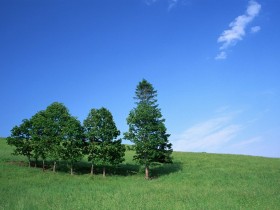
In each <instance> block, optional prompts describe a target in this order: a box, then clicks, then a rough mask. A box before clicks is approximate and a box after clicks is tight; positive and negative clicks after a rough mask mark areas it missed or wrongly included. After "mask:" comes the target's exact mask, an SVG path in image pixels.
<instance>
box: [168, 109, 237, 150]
mask: <svg viewBox="0 0 280 210" xmlns="http://www.w3.org/2000/svg"><path fill="white" fill-rule="evenodd" d="M233 118H234V114H228V115H226V116H222V117H217V118H213V119H210V120H206V121H204V122H201V123H199V124H197V125H194V126H192V127H190V128H188V129H187V130H186V131H184V132H183V133H182V134H179V135H178V136H177V137H175V139H174V141H173V148H174V150H176V151H205V152H213V151H215V150H216V149H218V148H219V147H220V146H222V145H224V144H226V143H227V142H229V141H231V140H232V139H233V138H234V137H235V136H236V135H237V134H238V133H239V132H240V130H241V129H242V126H241V125H238V124H234V123H233V122H232V121H233Z"/></svg>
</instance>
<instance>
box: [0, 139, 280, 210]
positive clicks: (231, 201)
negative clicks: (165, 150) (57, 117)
mask: <svg viewBox="0 0 280 210" xmlns="http://www.w3.org/2000/svg"><path fill="white" fill-rule="evenodd" d="M11 152H12V148H11V147H10V146H8V145H7V144H6V141H5V140H4V139H0V186H1V187H0V209H28V210H32V209H75V210H76V209H160V210H163V209H279V208H280V159H272V158H263V157H250V156H241V155H220V154H206V153H183V152H174V154H173V156H174V164H172V165H165V166H155V167H154V168H153V169H152V176H153V179H152V180H149V181H147V180H145V179H144V173H143V172H142V169H141V168H140V167H139V166H138V165H136V164H135V163H134V162H133V161H132V155H133V152H132V151H128V152H127V153H126V162H125V163H124V164H122V165H120V166H119V167H117V168H113V167H111V168H109V170H108V173H109V174H108V176H107V177H106V178H103V177H102V175H101V173H99V170H100V169H99V168H97V169H96V170H97V171H96V173H97V174H96V175H94V176H90V175H89V172H90V166H89V164H88V163H87V162H86V161H82V162H81V163H79V164H78V165H77V166H76V175H74V176H71V175H70V174H68V168H67V167H66V165H65V164H60V165H59V168H58V170H59V172H57V173H55V174H54V173H52V172H51V170H50V169H49V170H47V171H45V172H43V171H42V170H41V169H40V168H28V167H27V163H26V160H25V158H24V157H17V156H12V155H11Z"/></svg>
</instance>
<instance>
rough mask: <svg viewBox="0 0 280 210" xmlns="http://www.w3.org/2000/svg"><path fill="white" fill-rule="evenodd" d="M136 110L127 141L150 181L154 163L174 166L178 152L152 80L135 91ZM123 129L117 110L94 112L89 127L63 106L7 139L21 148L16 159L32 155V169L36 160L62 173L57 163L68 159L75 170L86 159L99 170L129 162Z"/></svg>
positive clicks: (52, 107)
mask: <svg viewBox="0 0 280 210" xmlns="http://www.w3.org/2000/svg"><path fill="white" fill-rule="evenodd" d="M135 94H136V96H135V97H134V99H135V100H136V105H137V106H136V107H135V108H133V109H132V110H131V111H130V113H129V116H128V118H127V124H128V126H129V130H128V132H125V133H124V137H125V139H127V140H130V141H131V142H133V143H134V145H133V149H134V150H135V155H134V160H136V161H137V162H138V163H140V164H141V165H144V166H145V171H146V175H145V177H146V178H149V167H150V165H151V164H152V163H154V162H160V163H170V162H172V160H171V153H172V148H171V146H172V145H171V144H170V143H169V142H168V137H169V136H170V135H169V134H167V133H166V127H165V125H164V121H165V120H164V119H163V118H162V115H161V111H160V109H159V108H158V104H157V100H156V97H157V91H155V90H154V88H153V86H152V85H151V84H150V83H149V82H148V81H146V80H142V81H141V82H140V83H139V84H138V86H137V88H136V92H135ZM119 135H120V131H119V130H118V129H117V127H116V125H115V122H114V119H113V116H112V114H111V112H110V111H109V110H108V109H106V108H101V109H91V110H90V112H89V114H88V116H87V118H86V119H85V120H84V122H83V124H81V122H80V121H79V120H77V118H75V117H73V116H72V115H71V114H70V113H69V110H68V109H67V107H65V106H64V105H63V104H62V103H58V102H55V103H52V104H51V105H49V106H48V107H47V108H46V109H45V110H42V111H39V112H37V113H36V114H35V115H33V116H32V117H31V118H30V119H25V120H23V121H22V123H21V124H20V125H19V126H15V127H14V128H13V129H12V130H11V136H10V137H8V138H7V142H8V144H9V145H13V146H15V149H14V153H13V154H15V155H24V156H26V157H27V159H28V162H29V166H30V163H31V160H34V162H35V166H36V165H37V162H38V160H41V161H42V166H43V169H45V163H46V160H48V161H51V162H52V163H53V164H52V170H53V171H54V172H55V171H56V166H57V162H58V161H60V160H64V161H67V162H68V163H69V166H70V172H71V174H73V166H74V164H75V163H76V162H78V161H80V160H81V159H82V158H83V157H84V156H86V157H87V158H88V161H89V162H90V163H91V171H90V173H91V174H93V171H94V166H95V165H99V166H102V167H103V176H105V174H106V168H105V167H106V166H108V165H117V164H120V163H122V162H123V161H124V156H125V149H126V148H125V145H123V144H122V140H121V139H120V138H118V136H119Z"/></svg>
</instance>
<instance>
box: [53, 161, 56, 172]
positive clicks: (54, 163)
mask: <svg viewBox="0 0 280 210" xmlns="http://www.w3.org/2000/svg"><path fill="white" fill-rule="evenodd" d="M55 167H56V161H54V162H53V172H55Z"/></svg>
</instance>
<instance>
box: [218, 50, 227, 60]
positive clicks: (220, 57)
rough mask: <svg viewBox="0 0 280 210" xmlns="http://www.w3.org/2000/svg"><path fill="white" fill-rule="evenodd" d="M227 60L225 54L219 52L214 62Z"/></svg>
mask: <svg viewBox="0 0 280 210" xmlns="http://www.w3.org/2000/svg"><path fill="white" fill-rule="evenodd" d="M226 58H227V53H226V52H225V51H221V52H220V53H219V54H218V55H217V56H216V57H215V59H216V60H223V59H226Z"/></svg>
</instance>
